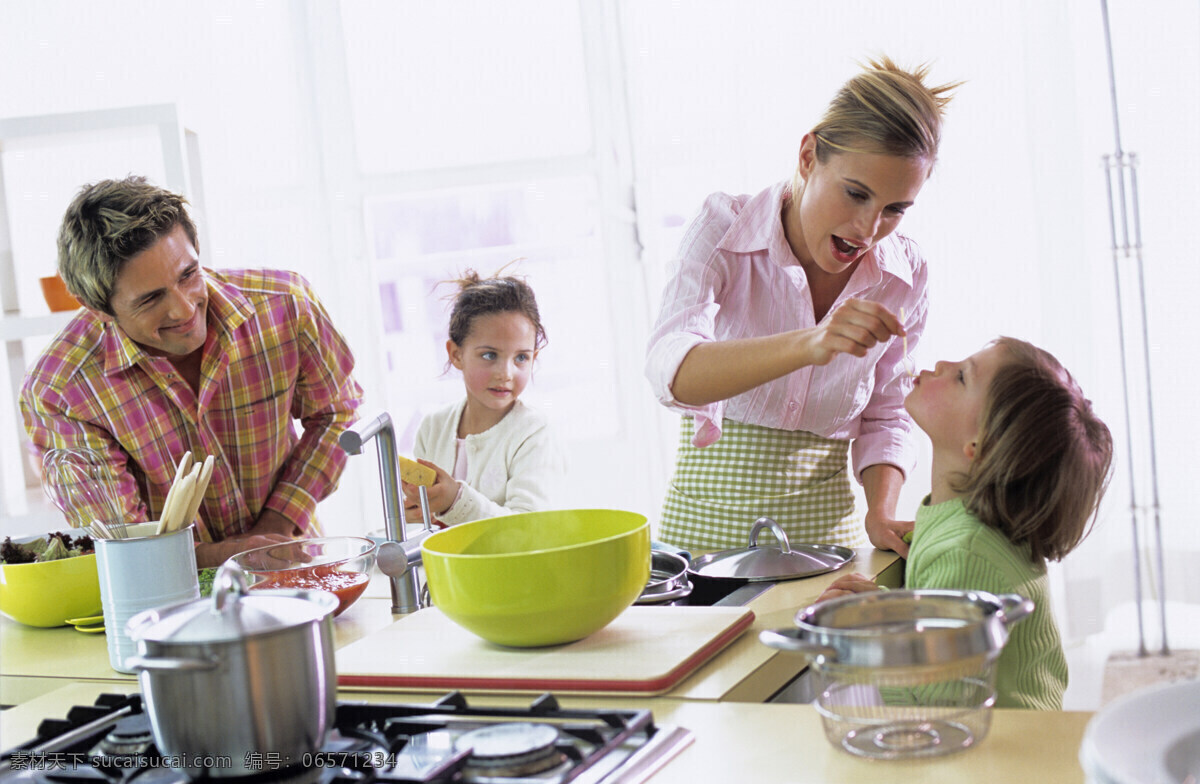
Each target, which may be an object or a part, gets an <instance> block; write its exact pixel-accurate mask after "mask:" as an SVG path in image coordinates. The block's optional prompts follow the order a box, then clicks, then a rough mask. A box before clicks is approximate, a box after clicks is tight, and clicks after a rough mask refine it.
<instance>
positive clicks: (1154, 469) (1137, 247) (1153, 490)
mask: <svg viewBox="0 0 1200 784" xmlns="http://www.w3.org/2000/svg"><path fill="white" fill-rule="evenodd" d="M1137 163H1138V162H1137V154H1136V153H1129V195H1130V197H1131V198H1130V202H1131V205H1132V208H1133V250H1134V257H1135V259H1136V260H1137V280H1138V298H1139V301H1140V304H1141V308H1142V355H1143V356H1144V357H1145V370H1146V421H1147V424H1148V426H1149V428H1150V433H1149V436H1148V439H1149V447H1150V497H1151V502H1150V508H1151V509H1152V510H1154V554H1155V561H1156V562H1157V568H1158V613H1159V622H1160V623H1161V624H1162V650H1161V651H1160V653H1162V655H1163V656H1166V655H1167V654H1169V653H1170V652H1171V651H1170V648H1169V647H1168V646H1167V592H1166V591H1167V587H1166V569H1165V568H1164V566H1163V543H1162V520H1161V517H1160V515H1159V504H1158V448H1157V446H1156V445H1155V438H1154V396H1153V395H1152V394H1150V391H1151V390H1152V389H1154V386H1153V384H1151V382H1150V329H1149V323H1148V322H1147V320H1146V278H1145V276H1144V275H1143V274H1142V218H1141V211H1140V209H1139V205H1138V183H1137Z"/></svg>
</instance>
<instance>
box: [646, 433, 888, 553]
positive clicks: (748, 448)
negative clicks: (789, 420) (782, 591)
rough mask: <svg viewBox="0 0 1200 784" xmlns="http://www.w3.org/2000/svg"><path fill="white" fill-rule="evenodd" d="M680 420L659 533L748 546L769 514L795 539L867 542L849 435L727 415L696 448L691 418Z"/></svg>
mask: <svg viewBox="0 0 1200 784" xmlns="http://www.w3.org/2000/svg"><path fill="white" fill-rule="evenodd" d="M682 420H683V421H682V422H681V424H680V429H679V452H678V456H677V458H676V463H675V476H674V478H673V479H672V480H671V484H670V486H669V487H668V488H667V497H666V500H665V501H664V502H663V513H662V520H661V525H660V527H659V532H658V538H659V539H661V540H662V541H664V542H666V543H668V544H672V545H675V546H676V547H681V548H683V549H685V550H695V551H708V550H727V549H730V548H735V547H745V546H746V545H747V544H748V542H749V536H750V527H751V526H752V525H754V521H755V520H757V519H758V518H760V517H764V516H765V517H770V518H771V519H773V520H774V521H775V522H777V523H779V525H780V526H781V527H782V528H783V530H784V531H785V532H786V533H787V535H788V539H789V540H791V542H792V543H793V544H796V543H801V542H805V543H810V544H840V545H845V546H848V547H865V546H867V545H868V543H869V542H868V540H867V537H866V530H865V529H864V527H863V522H862V518H861V517H859V515H858V514H857V512H856V510H855V508H854V493H853V491H852V490H851V489H850V472H849V469H848V464H847V456H848V454H849V450H850V442H849V441H843V440H840V439H833V438H824V437H822V436H818V435H815V434H813V433H807V432H804V431H791V430H776V429H775V428H771V427H762V426H761V425H746V424H742V423H741V422H732V421H730V420H728V419H726V420H725V421H724V423H723V424H722V433H721V437H720V438H719V439H718V440H717V442H716V443H714V444H710V445H709V446H706V447H704V448H703V449H697V448H696V447H694V446H692V433H693V430H694V427H695V425H694V422H693V419H692V417H688V416H685V417H682ZM762 544H770V543H769V542H767V541H763V542H762Z"/></svg>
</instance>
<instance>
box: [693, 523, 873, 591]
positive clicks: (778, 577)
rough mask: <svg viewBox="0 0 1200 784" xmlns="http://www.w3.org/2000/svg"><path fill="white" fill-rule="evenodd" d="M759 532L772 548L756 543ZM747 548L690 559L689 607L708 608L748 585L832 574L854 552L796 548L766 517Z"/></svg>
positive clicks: (825, 546)
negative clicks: (769, 537) (767, 534)
mask: <svg viewBox="0 0 1200 784" xmlns="http://www.w3.org/2000/svg"><path fill="white" fill-rule="evenodd" d="M763 531H768V532H770V533H771V534H772V535H773V536H774V537H775V540H776V542H777V544H776V545H775V546H765V545H760V544H759V543H758V539H759V535H760V534H761V533H762V532H763ZM748 541H749V545H748V546H747V547H739V548H736V549H732V550H720V551H718V552H715V553H709V554H707V555H702V556H700V557H699V558H694V559H692V562H691V564H690V565H689V566H688V579H689V580H690V581H691V583H692V587H693V594H692V603H693V604H712V603H713V602H715V601H717V600H719V599H721V598H722V597H724V596H726V595H727V594H729V593H730V592H731V591H733V590H735V589H737V588H739V587H741V586H743V585H747V584H749V583H763V584H766V583H775V582H781V581H783V580H798V579H800V578H803V577H812V576H813V575H817V574H823V573H824V572H832V571H833V570H835V569H840V568H841V567H842V566H844V565H845V564H847V563H849V562H850V561H852V560H854V551H853V550H851V549H850V548H848V547H841V546H838V545H832V544H797V545H793V544H791V543H790V542H789V541H788V537H787V533H786V532H784V530H783V528H781V527H780V526H779V524H778V523H776V522H775V521H774V520H772V519H771V518H769V517H760V518H759V519H758V520H756V521H754V525H753V526H751V528H750V536H749V540H748Z"/></svg>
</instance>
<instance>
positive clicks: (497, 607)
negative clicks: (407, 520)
mask: <svg viewBox="0 0 1200 784" xmlns="http://www.w3.org/2000/svg"><path fill="white" fill-rule="evenodd" d="M421 552H422V561H423V563H424V568H425V579H426V581H427V582H428V584H429V595H430V597H431V598H432V600H433V603H434V605H435V606H436V607H437V608H438V609H439V610H441V611H442V612H443V613H445V615H446V616H447V617H448V618H450V619H451V620H452V621H454V622H455V623H457V624H458V625H459V626H462V627H463V628H464V629H467V630H468V631H471V632H473V633H475V634H477V635H479V636H480V637H482V638H483V639H485V640H488V641H489V642H493V643H496V644H498V645H507V646H510V647H515V648H531V647H538V646H544V645H559V644H562V643H567V642H573V641H575V640H580V639H583V638H584V637H587V636H588V635H590V634H592V633H594V632H596V631H599V630H600V629H602V628H604V627H605V626H607V625H608V624H609V623H610V622H612V621H613V620H614V619H615V618H616V617H617V616H618V615H620V614H621V613H622V612H624V611H625V609H626V608H627V607H629V605H631V604H632V603H633V601H634V600H635V599H636V598H637V597H638V596H639V595H640V594H641V592H642V590H643V589H644V588H645V587H646V581H647V580H649V578H650V523H649V521H647V519H646V517H645V516H644V515H640V514H636V513H634V512H621V511H616V510H609V509H579V510H566V511H555V512H529V513H525V514H515V515H508V516H505V517H492V518H489V519H486V520H476V521H474V522H470V523H463V524H462V525H456V526H452V527H450V528H447V529H446V530H444V531H439V532H437V533H435V534H431V535H430V536H429V538H428V539H426V540H425V542H424V543H423V544H422V546H421Z"/></svg>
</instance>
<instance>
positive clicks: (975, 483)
mask: <svg viewBox="0 0 1200 784" xmlns="http://www.w3.org/2000/svg"><path fill="white" fill-rule="evenodd" d="M995 344H998V345H1001V346H1003V347H1004V348H1006V349H1007V350H1008V354H1009V359H1010V361H1009V362H1008V363H1006V364H1005V365H1004V366H1003V367H1001V368H1000V369H999V370H997V371H996V376H995V378H993V379H992V383H991V386H990V387H989V388H988V399H987V402H986V403H985V404H984V410H983V414H982V418H981V421H980V439H979V443H978V445H977V447H976V453H975V459H974V460H972V461H971V467H970V469H969V470H968V471H967V473H966V474H965V475H963V476H960V477H959V481H957V482H956V483H955V486H954V489H955V490H956V491H957V492H959V493H961V494H962V498H963V504H964V506H966V508H967V509H968V510H969V511H970V512H971V513H972V514H974V515H975V516H977V517H978V518H979V519H980V520H982V521H983V522H984V523H986V524H987V525H990V526H992V527H993V528H996V529H999V530H1000V531H1002V532H1003V533H1004V534H1005V535H1006V536H1007V537H1008V539H1009V541H1011V542H1013V543H1014V544H1017V545H1022V544H1026V543H1028V545H1029V548H1030V555H1031V557H1032V558H1033V560H1034V561H1035V562H1041V561H1042V560H1044V559H1050V560H1054V561H1058V560H1061V559H1062V558H1063V556H1065V555H1066V554H1067V553H1069V552H1071V550H1073V549H1074V548H1075V547H1076V546H1077V545H1078V544H1079V543H1080V542H1082V541H1083V539H1084V537H1086V536H1087V535H1088V533H1090V531H1091V526H1092V525H1093V524H1094V522H1095V518H1096V513H1097V511H1098V508H1099V505H1100V499H1101V498H1102V497H1103V495H1104V491H1105V489H1106V488H1107V486H1108V480H1109V478H1110V469H1111V467H1112V457H1113V442H1112V434H1111V433H1110V432H1109V430H1108V427H1107V426H1106V425H1105V424H1104V422H1102V421H1101V420H1100V419H1099V417H1097V416H1096V414H1095V413H1094V412H1093V411H1092V404H1091V401H1089V400H1088V399H1087V398H1086V397H1084V395H1083V391H1082V390H1081V389H1080V388H1079V385H1078V384H1077V383H1076V382H1075V380H1074V379H1073V378H1072V377H1071V374H1070V373H1068V372H1067V370H1066V368H1064V367H1063V366H1062V365H1061V364H1060V363H1059V362H1058V360H1057V359H1055V358H1054V357H1053V356H1051V355H1050V354H1049V353H1048V352H1046V351H1043V350H1042V349H1040V348H1037V347H1036V346H1033V345H1030V344H1029V343H1026V342H1024V341H1021V340H1016V339H1014V338H1005V337H1002V338H999V339H998V340H996V341H995Z"/></svg>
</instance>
